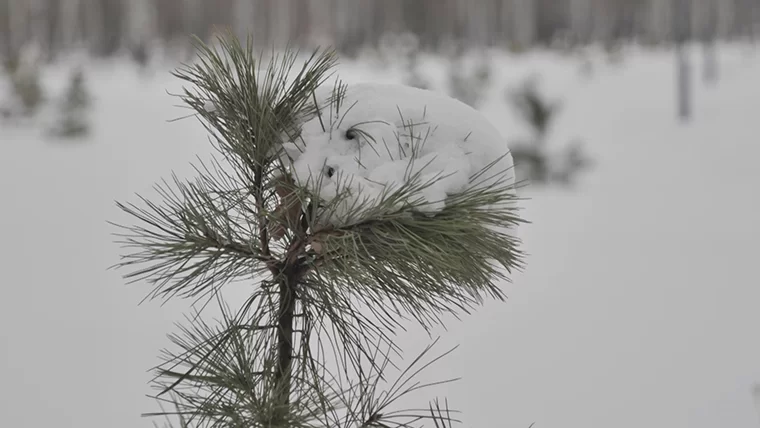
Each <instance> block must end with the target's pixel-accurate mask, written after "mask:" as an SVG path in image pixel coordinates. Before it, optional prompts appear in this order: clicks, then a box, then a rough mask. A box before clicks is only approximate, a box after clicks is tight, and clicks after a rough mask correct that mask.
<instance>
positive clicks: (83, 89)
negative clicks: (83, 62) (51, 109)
mask: <svg viewBox="0 0 760 428" xmlns="http://www.w3.org/2000/svg"><path fill="white" fill-rule="evenodd" d="M90 102H91V100H90V94H89V92H88V91H87V86H86V84H85V77H84V71H83V70H82V69H79V68H78V69H76V70H74V72H73V73H72V74H71V77H70V79H69V85H68V87H67V88H66V92H65V93H64V95H63V97H62V98H61V100H60V101H59V105H58V110H59V111H58V121H57V123H55V124H54V125H53V128H52V129H51V132H52V133H53V134H54V135H57V136H59V137H64V138H72V137H79V136H81V135H84V134H86V133H87V132H88V131H89V123H88V121H87V113H88V112H89V107H90Z"/></svg>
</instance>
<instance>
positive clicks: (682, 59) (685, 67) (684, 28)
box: [673, 0, 691, 121]
mask: <svg viewBox="0 0 760 428" xmlns="http://www.w3.org/2000/svg"><path fill="white" fill-rule="evenodd" d="M673 6H674V8H675V10H674V11H673V20H674V22H673V29H674V31H675V45H676V48H675V54H676V80H677V82H676V88H677V95H676V98H677V103H678V117H679V119H681V120H682V121H688V120H690V119H691V69H690V67H689V54H688V49H687V47H686V46H685V45H686V42H688V41H689V39H690V36H691V34H690V29H691V7H690V6H691V0H675V1H674V2H673Z"/></svg>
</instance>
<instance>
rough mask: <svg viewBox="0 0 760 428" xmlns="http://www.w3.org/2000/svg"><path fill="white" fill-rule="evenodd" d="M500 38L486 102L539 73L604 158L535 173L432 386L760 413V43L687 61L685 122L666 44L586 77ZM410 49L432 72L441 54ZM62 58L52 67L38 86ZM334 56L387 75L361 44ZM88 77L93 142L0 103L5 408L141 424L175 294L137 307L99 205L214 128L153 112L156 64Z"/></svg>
mask: <svg viewBox="0 0 760 428" xmlns="http://www.w3.org/2000/svg"><path fill="white" fill-rule="evenodd" d="M694 58H695V59H699V58H700V57H699V56H695V57H694ZM493 59H494V61H495V72H496V78H497V81H496V82H495V83H494V86H493V91H491V95H490V97H489V98H488V99H487V100H486V102H485V103H484V104H483V106H482V108H483V111H484V113H485V114H486V115H487V116H488V118H489V119H490V120H491V121H492V122H493V123H494V124H495V125H496V126H497V127H498V128H499V129H500V130H501V131H502V132H503V133H504V134H505V135H506V136H509V137H516V136H519V135H522V134H523V133H524V130H525V127H524V126H523V125H522V124H520V123H519V122H518V120H517V118H516V116H515V115H514V113H513V112H512V111H511V110H510V108H509V107H508V106H507V105H506V104H505V103H504V98H503V90H504V89H505V88H506V87H507V86H510V85H514V84H517V83H518V82H519V81H520V80H521V79H522V78H524V77H526V76H528V75H529V74H530V73H532V72H538V73H540V74H541V76H542V83H543V88H544V89H545V90H546V91H547V93H548V94H550V95H551V96H553V97H556V98H559V99H561V100H562V101H563V105H564V108H563V114H562V115H561V116H560V118H559V119H558V123H557V124H556V128H555V130H554V132H553V133H552V136H551V138H552V140H551V141H552V142H551V143H550V144H556V145H557V147H560V146H561V143H564V142H567V141H569V140H570V139H571V138H574V137H581V138H582V139H583V140H584V141H585V142H586V144H587V145H586V147H587V149H588V150H589V152H590V154H591V155H592V156H593V158H594V160H595V161H596V166H595V168H594V169H593V170H592V171H590V172H589V173H587V174H584V175H582V176H581V177H580V180H579V181H578V183H577V185H576V186H575V188H574V189H558V188H557V189H554V188H550V189H539V188H533V189H531V190H530V191H529V192H528V193H527V195H526V196H529V197H530V198H532V199H531V200H530V201H529V202H527V203H526V211H525V216H526V217H527V218H528V219H529V220H531V221H532V222H533V223H532V224H531V225H529V226H526V227H525V228H524V229H523V231H522V232H521V235H522V237H523V239H524V241H525V249H526V250H527V251H528V252H529V253H530V256H529V258H528V267H527V269H526V271H525V272H524V273H521V274H519V275H516V277H515V281H514V284H509V285H505V287H506V288H507V290H508V294H509V296H510V300H509V301H508V302H506V303H495V302H492V303H489V304H487V305H486V306H485V307H484V308H483V309H482V310H481V311H479V312H478V313H476V314H475V315H472V316H469V317H465V318H464V320H463V322H461V323H456V322H452V323H450V324H449V325H448V327H449V330H448V332H445V335H444V342H445V344H444V345H443V346H442V347H441V348H440V350H441V351H442V350H445V346H446V345H449V344H456V343H459V344H461V347H460V348H459V349H458V350H457V351H456V352H455V353H454V354H452V355H451V356H450V357H448V358H447V359H445V360H444V361H443V362H442V363H440V365H438V366H436V367H437V369H436V370H434V371H433V372H431V373H430V376H431V377H443V376H446V377H448V376H462V377H463V378H464V379H463V380H461V381H460V382H459V383H458V384H454V385H453V386H451V387H449V388H448V390H438V391H436V392H438V393H440V395H446V396H448V398H449V403H451V405H452V406H453V407H456V408H458V409H460V410H462V411H464V415H463V419H464V421H465V422H466V424H465V425H464V426H467V427H473V428H478V427H481V428H486V427H527V426H528V425H530V423H532V422H535V423H536V425H535V426H536V427H537V428H580V427H583V428H589V427H593V428H596V427H599V428H607V427H615V428H639V427H648V428H654V427H668V428H687V427H688V428H708V427H710V428H712V427H748V428H749V427H757V426H758V425H760V420H759V419H758V417H757V414H756V410H755V408H754V405H753V402H752V398H751V394H750V391H751V388H752V385H753V384H754V383H755V382H756V381H760V310H757V309H758V305H760V280H758V279H757V278H758V275H757V273H756V272H757V270H756V266H755V265H754V263H755V262H756V259H757V256H758V255H760V253H759V252H758V250H757V242H760V225H759V224H758V210H759V208H760V192H758V190H757V186H758V184H760V169H759V168H758V167H757V162H758V161H757V160H758V158H760V137H758V136H759V135H760V120H758V119H759V116H758V112H760V84H759V83H758V80H757V77H758V76H760V54H758V55H757V56H755V54H753V53H751V52H750V51H749V50H748V49H746V48H743V47H729V46H725V47H722V48H721V52H720V61H721V78H720V81H719V82H718V84H717V85H716V86H713V87H709V86H705V85H704V84H702V82H701V80H700V79H699V74H698V73H697V76H696V77H697V80H696V85H695V94H694V99H695V104H694V115H695V117H694V120H693V122H692V123H691V124H689V125H682V124H679V123H678V122H677V121H676V120H675V114H674V105H675V102H674V95H675V91H674V83H673V76H674V67H673V59H672V55H671V54H670V53H667V52H659V53H644V52H640V51H637V50H631V51H630V52H628V53H627V55H626V56H625V59H624V62H623V63H622V64H619V65H610V64H606V63H604V61H602V60H598V61H595V64H596V66H595V68H594V74H593V75H592V76H591V77H584V76H582V75H581V73H580V72H579V62H578V60H577V59H571V58H568V57H565V58H563V57H559V56H556V55H552V54H548V53H532V54H529V55H526V56H522V57H517V58H515V57H513V58H504V57H501V56H497V55H494V57H493ZM696 64H697V66H699V62H697V63H696ZM423 69H424V70H425V72H426V73H428V75H430V76H433V78H434V79H438V80H440V79H442V78H443V73H444V70H443V68H442V67H441V66H440V65H437V64H436V62H435V61H425V62H424V63H423ZM697 70H698V69H697ZM65 71H66V69H64V68H57V69H50V70H48V71H47V72H46V82H47V83H48V85H50V87H51V88H52V87H56V88H60V87H62V85H63V84H64V83H65V82H63V80H62V76H65V73H64V72H65ZM340 73H341V75H342V76H343V77H344V78H346V79H347V80H348V81H350V82H355V81H362V80H374V81H395V80H398V73H397V72H395V71H394V70H387V69H380V68H378V67H377V65H375V64H344V65H343V66H342V67H341V69H340ZM88 83H89V85H90V89H91V90H92V92H93V94H94V95H95V96H96V105H95V111H94V115H93V119H94V123H93V125H94V134H93V135H92V137H91V138H90V140H91V141H85V142H80V143H67V142H59V141H55V140H46V139H45V138H44V137H40V136H39V132H37V131H35V130H30V129H28V128H27V129H24V128H17V127H10V126H8V125H7V124H0V207H1V208H0V224H2V234H1V235H0V236H2V245H0V273H1V274H2V277H1V279H0V281H1V282H2V288H0V415H2V417H0V421H2V422H0V426H4V427H5V426H8V427H15V428H22V427H78V428H85V427H103V426H108V427H114V428H121V427H124V428H127V427H130V428H134V427H148V426H151V425H150V421H149V420H147V419H141V418H140V416H139V415H140V413H141V412H145V411H152V410H154V404H153V401H152V400H150V399H148V398H145V397H144V395H145V394H147V393H149V392H150V390H149V389H148V386H147V385H146V383H147V381H148V380H149V379H150V374H149V373H147V372H146V371H147V370H148V369H149V368H150V367H152V366H153V365H155V364H156V363H157V362H158V359H157V355H158V351H159V349H160V348H162V347H164V346H167V345H168V341H167V340H166V338H165V335H166V333H167V332H169V331H171V330H173V328H172V323H173V322H175V321H180V320H181V313H182V311H183V310H185V309H186V308H187V302H182V301H175V302H171V303H168V304H166V305H164V306H161V305H160V303H159V302H148V303H144V304H143V305H140V306H138V302H139V301H140V300H141V299H142V297H144V296H145V295H146V294H147V292H148V288H147V286H145V285H140V284H136V285H130V286H127V285H124V282H123V280H122V279H121V277H120V272H116V271H112V270H106V268H107V267H108V266H110V265H111V264H113V263H115V262H116V261H117V257H118V254H119V253H120V250H119V249H118V248H117V247H116V246H115V245H114V244H112V237H111V236H110V235H109V233H111V232H112V231H113V228H112V227H111V226H109V225H107V224H106V220H114V221H131V220H130V219H128V218H125V217H124V216H123V215H122V214H121V213H120V212H118V210H117V209H116V208H115V206H114V204H113V201H114V200H115V199H116V200H130V198H131V197H132V195H133V194H134V193H135V192H138V193H146V194H148V195H151V192H150V188H151V186H152V184H153V183H154V182H155V181H157V180H158V179H160V178H161V177H166V176H167V175H168V174H169V172H170V170H175V171H178V172H179V173H183V172H189V171H190V168H189V166H188V162H190V161H192V160H193V159H194V157H195V155H196V154H198V153H206V152H208V151H209V146H208V144H207V142H206V136H205V134H204V132H203V131H202V129H201V127H200V126H199V125H198V124H197V123H196V122H194V121H191V120H188V121H180V122H177V123H167V122H166V121H167V120H168V119H172V118H175V117H178V116H181V115H183V114H184V111H183V110H180V109H177V108H176V107H173V105H174V104H176V101H177V100H176V99H172V98H170V97H169V96H168V95H167V94H166V92H165V91H166V90H170V91H176V90H177V88H178V82H177V81H175V80H174V79H173V78H172V77H171V76H169V75H168V74H167V73H165V72H163V71H162V72H159V73H157V74H155V75H153V76H149V77H140V76H139V75H138V73H136V72H135V71H134V70H133V68H132V67H131V66H129V65H127V64H125V63H120V62H113V63H108V64H97V65H95V66H93V68H92V69H91V70H90V71H89V75H88ZM235 287H238V288H241V287H243V286H240V285H236V286H235ZM236 292H240V293H241V294H242V293H244V292H245V289H243V288H241V289H240V290H237V291H236ZM420 339H424V338H423V337H419V333H410V334H407V335H404V336H403V337H402V338H401V339H400V341H401V342H402V343H401V345H402V347H406V346H407V345H409V346H411V348H409V352H410V355H412V354H414V353H416V352H417V351H419V350H421V346H422V345H420V343H422V342H421V341H420ZM431 398H432V397H431ZM419 404H425V403H419Z"/></svg>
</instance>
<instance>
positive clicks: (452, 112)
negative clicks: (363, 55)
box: [285, 83, 515, 222]
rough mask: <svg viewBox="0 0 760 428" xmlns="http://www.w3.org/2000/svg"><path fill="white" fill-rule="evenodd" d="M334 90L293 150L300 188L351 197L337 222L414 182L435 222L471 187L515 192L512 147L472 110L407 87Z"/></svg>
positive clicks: (420, 205)
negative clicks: (451, 199) (437, 215)
mask: <svg viewBox="0 0 760 428" xmlns="http://www.w3.org/2000/svg"><path fill="white" fill-rule="evenodd" d="M326 86H330V85H323V86H322V87H321V91H320V92H319V93H318V94H317V95H316V97H315V99H316V101H317V104H318V106H319V108H320V113H319V114H318V115H315V116H314V117H311V118H306V120H305V121H304V122H303V123H302V124H301V127H300V128H301V133H300V136H299V137H298V138H294V139H292V141H288V142H286V143H285V151H286V153H287V155H288V156H287V157H288V164H289V166H290V168H289V169H290V171H291V174H292V175H293V177H294V179H295V182H296V183H297V184H298V185H299V186H303V187H307V188H309V189H310V190H312V191H314V192H315V193H318V194H319V196H320V198H322V199H323V200H325V201H330V200H332V199H333V198H335V197H336V196H337V195H339V194H342V192H345V191H348V192H349V193H348V195H349V196H348V197H347V198H346V197H345V194H342V195H343V196H341V203H340V205H341V206H342V209H338V210H337V211H336V212H335V216H337V218H335V219H334V221H333V222H335V221H340V220H339V219H340V218H341V214H346V213H347V212H348V211H350V210H351V209H352V207H354V208H355V206H356V205H355V204H356V203H360V204H362V207H363V208H366V209H369V208H371V207H374V206H375V205H376V204H378V203H380V202H381V200H382V199H383V198H384V197H385V196H387V195H388V194H389V192H392V191H393V190H394V189H398V188H399V187H400V186H402V185H404V184H409V183H410V180H416V181H418V182H419V183H421V184H423V185H422V186H421V187H420V189H419V190H418V191H417V192H416V193H415V194H413V195H411V196H410V198H407V199H412V200H413V205H414V209H415V210H416V211H419V212H423V213H426V214H430V215H432V214H435V213H437V212H440V211H441V210H442V209H443V208H444V207H445V206H446V198H447V197H449V196H451V195H454V194H457V193H461V192H463V191H465V190H466V189H468V188H472V187H481V186H489V185H492V184H494V183H497V182H499V185H500V186H514V183H515V177H514V165H513V160H512V156H511V154H510V153H509V148H508V147H507V143H506V140H505V139H504V138H503V137H502V135H501V134H500V132H499V131H498V130H497V129H496V128H495V127H494V126H493V125H492V124H491V123H490V122H489V121H488V120H487V119H486V118H485V117H484V116H483V115H482V114H481V113H480V112H478V111H477V110H475V109H474V108H472V107H470V106H468V105H467V104H465V103H463V102H461V101H459V100H456V99H454V98H451V97H449V96H447V95H444V94H440V93H436V92H432V91H429V90H424V89H418V88H414V87H410V86H404V85H396V84H380V83H361V84H355V85H349V86H346V87H344V88H343V91H339V96H334V91H333V90H326V89H324V88H325V87H326ZM486 168H487V170H486V171H485V172H483V170H484V169H486ZM343 198H345V199H343Z"/></svg>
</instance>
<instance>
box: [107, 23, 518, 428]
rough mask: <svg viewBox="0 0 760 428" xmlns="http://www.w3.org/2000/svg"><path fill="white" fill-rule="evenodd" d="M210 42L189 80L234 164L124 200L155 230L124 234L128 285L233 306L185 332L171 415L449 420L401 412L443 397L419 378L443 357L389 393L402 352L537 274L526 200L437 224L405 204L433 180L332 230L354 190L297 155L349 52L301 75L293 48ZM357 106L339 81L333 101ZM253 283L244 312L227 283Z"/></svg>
mask: <svg viewBox="0 0 760 428" xmlns="http://www.w3.org/2000/svg"><path fill="white" fill-rule="evenodd" d="M197 43H198V49H199V58H198V60H197V62H196V63H195V64H194V65H186V66H183V67H182V68H180V69H179V70H177V71H176V72H175V75H176V77H178V78H179V79H182V80H183V81H184V82H185V83H186V84H188V86H187V87H186V88H185V89H184V91H183V93H182V95H180V97H181V98H182V100H183V101H184V102H185V103H186V104H187V106H189V107H190V108H192V109H193V110H194V115H195V116H196V117H197V118H198V119H200V121H201V123H202V124H203V125H204V126H205V128H206V129H207V130H208V132H209V133H210V135H211V138H210V140H211V141H212V143H213V144H214V146H215V148H216V149H217V150H218V152H219V155H220V156H219V157H220V159H219V160H214V161H211V162H208V163H205V164H204V163H201V164H199V165H197V167H196V170H197V172H198V176H197V178H195V179H194V180H190V181H184V180H181V179H179V178H176V177H175V178H174V180H173V181H172V182H171V184H168V183H167V182H164V184H163V185H160V186H158V189H159V192H160V194H161V196H162V197H163V200H161V201H160V202H151V201H149V200H148V199H145V198H142V199H141V202H140V204H139V205H138V204H128V203H119V207H120V208H121V209H122V210H124V211H125V212H127V213H128V214H130V215H131V216H133V217H134V218H135V219H136V220H137V221H138V222H139V224H138V225H134V226H120V227H121V228H122V229H123V230H124V232H123V234H120V236H121V237H122V239H121V242H122V243H124V244H125V245H126V247H127V248H129V249H130V250H131V251H130V252H129V253H127V254H126V255H124V256H123V259H122V262H121V263H120V265H119V266H121V267H124V268H131V269H132V270H131V271H130V272H129V273H127V275H126V277H127V278H128V279H130V280H134V281H138V280H147V281H148V282H149V283H151V284H152V285H153V286H154V290H153V292H152V294H151V295H150V296H151V297H155V298H164V299H168V298H172V297H175V296H176V297H187V298H204V297H207V298H209V299H213V298H216V299H218V300H217V301H218V302H219V305H220V307H221V308H222V314H223V317H222V320H221V321H220V322H219V323H216V324H211V323H208V322H206V321H204V320H202V319H201V317H200V316H197V317H193V318H191V319H189V321H188V323H189V325H186V326H183V327H182V328H181V332H180V333H179V334H175V335H173V336H172V341H173V342H174V344H175V346H176V347H177V348H178V351H167V353H166V361H165V364H164V365H162V366H159V367H158V368H157V372H156V380H155V382H156V386H157V387H158V388H159V393H158V395H157V397H158V398H159V399H161V400H166V401H168V402H170V403H171V404H172V407H173V408H174V410H172V411H167V412H164V413H161V414H164V415H170V414H173V415H178V416H179V419H180V424H181V426H183V427H184V426H188V427H190V426H192V427H219V428H222V427H225V428H226V427H241V428H242V427H331V428H332V427H345V428H349V427H356V428H358V427H370V426H372V427H389V426H414V424H418V423H422V422H424V421H425V420H428V421H433V422H434V424H435V425H436V426H449V425H450V424H451V422H452V421H454V420H455V419H454V417H453V416H452V412H450V411H449V410H448V407H447V406H446V405H445V404H444V405H439V402H438V401H437V400H436V401H434V402H432V403H431V404H430V405H429V406H426V407H427V408H426V409H423V410H408V411H399V410H397V409H394V408H393V406H394V405H395V404H396V402H397V400H398V398H400V397H402V396H405V395H407V394H409V393H410V392H413V391H415V390H418V389H420V388H423V387H424V386H425V385H420V384H418V383H415V382H414V381H411V379H412V378H413V377H415V376H416V375H417V374H418V373H419V371H420V370H422V369H423V368H424V367H426V365H427V364H428V363H423V358H422V357H423V356H424V354H426V353H427V352H428V351H429V348H428V349H427V350H426V351H425V352H424V353H423V355H421V356H420V357H418V358H417V359H415V360H414V361H413V362H412V363H411V364H410V365H409V368H408V369H406V370H404V371H403V372H402V375H401V377H400V378H399V379H398V380H397V381H395V382H390V383H389V384H388V387H387V388H386V389H381V388H380V386H381V384H382V383H383V382H385V381H386V380H385V379H384V378H383V375H384V372H385V369H386V368H387V367H389V366H393V365H394V364H395V360H396V359H397V358H398V356H399V353H400V350H399V349H398V348H397V347H396V345H395V344H394V340H393V336H394V333H395V331H396V330H397V329H398V328H402V320H404V319H409V318H411V319H413V320H415V321H417V322H419V323H421V324H422V325H424V326H432V325H434V324H436V323H438V322H440V319H441V316H442V315H444V314H447V313H457V312H460V311H468V310H469V309H471V308H473V307H474V306H476V305H478V304H479V303H480V302H482V299H483V298H484V297H495V298H499V299H501V298H503V297H504V296H503V293H502V291H501V290H500V288H499V286H498V282H499V281H500V280H504V279H507V278H506V275H507V274H508V272H510V271H511V270H512V269H514V268H516V267H519V266H520V264H521V253H520V251H519V249H518V240H517V239H516V238H514V237H513V235H510V234H508V233H505V232H504V228H505V227H510V226H515V225H516V224H517V223H519V222H521V220H520V219H519V217H518V216H517V213H516V212H515V208H512V207H513V204H511V203H512V202H514V199H515V198H516V196H515V195H514V191H513V189H510V188H508V186H503V187H501V186H492V187H488V188H480V189H478V190H466V191H463V193H462V194H460V195H457V196H456V197H452V198H451V200H450V201H449V203H447V204H446V206H445V208H443V209H442V210H441V211H440V212H438V213H436V214H435V215H419V214H416V213H415V210H414V208H415V205H414V204H415V202H414V201H412V202H409V203H407V204H406V205H403V206H401V208H399V205H398V201H399V200H402V199H403V197H404V194H405V193H409V192H412V191H414V190H419V189H420V187H423V186H425V185H426V184H419V183H416V184H409V185H403V186H401V187H399V188H398V189H396V190H394V191H393V192H390V193H389V194H388V195H386V201H387V202H380V203H379V205H378V206H377V207H376V208H375V209H372V210H361V208H360V207H355V208H354V209H355V210H356V213H357V215H356V216H355V220H354V221H352V222H350V223H349V224H341V225H332V226H325V225H324V222H322V221H320V219H322V218H323V217H324V216H325V215H326V214H327V213H329V212H330V211H331V210H333V209H335V204H339V203H340V200H341V197H340V195H338V196H336V197H335V198H334V199H331V200H329V201H328V200H324V199H321V198H320V197H319V195H316V194H313V193H310V191H309V190H307V189H304V188H300V187H296V186H295V184H294V180H292V179H291V171H289V170H288V167H287V166H286V165H285V164H283V162H282V154H283V142H284V141H292V140H293V139H295V138H298V134H299V132H300V129H299V123H300V121H301V120H302V118H304V117H313V116H314V115H315V114H320V113H319V111H316V109H317V108H318V106H317V105H316V103H314V102H313V101H314V100H315V99H316V96H315V91H316V90H317V89H318V87H320V86H321V85H323V84H324V83H325V81H326V80H327V78H328V77H329V75H330V73H331V72H332V70H333V68H334V67H335V65H336V57H335V55H334V53H333V52H331V51H317V52H315V53H314V54H313V55H312V56H311V57H310V58H309V59H308V60H307V61H306V62H305V63H304V64H303V66H297V64H296V61H297V59H298V55H296V54H295V53H292V52H290V51H286V52H285V53H284V54H281V55H273V58H272V59H271V60H269V62H268V63H262V61H261V60H260V58H258V57H257V56H256V55H254V54H253V52H252V47H251V44H250V41H249V42H248V43H247V44H246V45H245V46H243V45H242V44H241V43H240V42H239V41H238V40H236V39H234V37H228V38H224V39H219V42H218V47H209V46H207V45H204V44H203V43H201V42H199V41H198V42H197ZM340 100H341V90H340V87H339V86H338V87H336V90H335V91H333V95H332V97H331V103H333V104H339V103H340ZM325 120H327V118H325ZM502 202H509V203H510V204H500V203H502ZM494 205H496V206H502V207H507V206H508V207H509V208H502V209H493V208H492V207H493V206H494ZM344 208H345V206H344ZM360 212H361V215H359V213H360ZM237 280H246V281H251V283H252V284H253V285H255V288H253V289H252V292H251V294H250V296H249V297H248V299H247V300H246V301H245V303H244V304H243V305H242V306H241V307H240V308H237V309H235V310H232V309H231V308H230V307H229V305H228V304H227V303H225V302H224V301H223V300H222V299H221V297H220V292H221V291H220V290H221V289H222V288H223V287H224V286H225V285H226V284H229V283H230V282H232V281H237ZM434 360H436V359H434ZM154 415H155V414H154Z"/></svg>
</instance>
